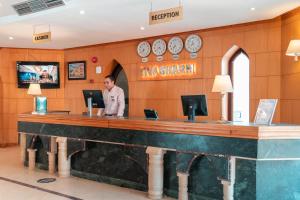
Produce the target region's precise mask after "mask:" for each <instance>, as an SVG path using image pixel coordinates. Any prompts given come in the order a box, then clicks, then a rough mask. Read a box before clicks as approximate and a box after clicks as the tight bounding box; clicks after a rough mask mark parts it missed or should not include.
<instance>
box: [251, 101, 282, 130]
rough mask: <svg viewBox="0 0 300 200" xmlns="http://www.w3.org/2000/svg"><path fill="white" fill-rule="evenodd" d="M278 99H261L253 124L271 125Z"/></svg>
mask: <svg viewBox="0 0 300 200" xmlns="http://www.w3.org/2000/svg"><path fill="white" fill-rule="evenodd" d="M277 102H278V99H261V100H260V101H259V104H258V107H257V111H256V115H255V119H254V124H257V125H271V124H272V120H273V117H274V113H275V110H276V105H277Z"/></svg>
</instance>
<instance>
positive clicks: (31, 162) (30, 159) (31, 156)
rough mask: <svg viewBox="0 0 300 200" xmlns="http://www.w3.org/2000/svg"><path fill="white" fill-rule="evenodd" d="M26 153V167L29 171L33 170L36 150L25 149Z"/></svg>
mask: <svg viewBox="0 0 300 200" xmlns="http://www.w3.org/2000/svg"><path fill="white" fill-rule="evenodd" d="M27 151H28V167H29V169H30V170H34V169H35V158H36V151H37V149H27Z"/></svg>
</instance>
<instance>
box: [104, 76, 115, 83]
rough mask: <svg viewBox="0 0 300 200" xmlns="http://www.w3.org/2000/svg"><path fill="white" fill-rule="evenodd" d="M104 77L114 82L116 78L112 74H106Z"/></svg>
mask: <svg viewBox="0 0 300 200" xmlns="http://www.w3.org/2000/svg"><path fill="white" fill-rule="evenodd" d="M105 78H109V79H110V80H111V81H113V82H116V78H115V77H114V76H113V75H107V76H105Z"/></svg>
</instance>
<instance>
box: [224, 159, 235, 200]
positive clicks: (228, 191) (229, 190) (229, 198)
mask: <svg viewBox="0 0 300 200" xmlns="http://www.w3.org/2000/svg"><path fill="white" fill-rule="evenodd" d="M235 167H236V158H235V157H230V158H229V169H228V170H229V180H221V183H222V185H223V200H233V199H234V184H235Z"/></svg>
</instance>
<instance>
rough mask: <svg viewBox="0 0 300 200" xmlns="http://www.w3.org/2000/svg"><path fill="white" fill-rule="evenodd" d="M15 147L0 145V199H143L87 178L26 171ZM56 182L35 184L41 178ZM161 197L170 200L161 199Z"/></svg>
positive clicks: (140, 194) (145, 196)
mask: <svg viewBox="0 0 300 200" xmlns="http://www.w3.org/2000/svg"><path fill="white" fill-rule="evenodd" d="M19 151H20V150H19V147H10V148H2V149H1V148H0V200H52V199H53V200H64V199H74V200H79V199H86V200H92V199H95V200H96V199H97V200H147V199H148V198H147V194H146V193H144V192H140V191H136V190H130V189H126V188H121V187H117V186H112V185H108V184H103V183H98V182H94V181H88V180H85V179H80V178H76V177H71V178H58V177H56V176H51V175H49V174H48V173H47V172H46V171H42V170H35V171H34V172H32V171H29V170H28V169H27V168H25V167H23V166H22V163H21V162H20V153H19ZM45 177H47V178H51V177H54V178H56V179H57V180H56V182H53V183H47V184H41V183H37V180H38V179H41V178H45ZM164 200H171V198H165V199H164Z"/></svg>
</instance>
